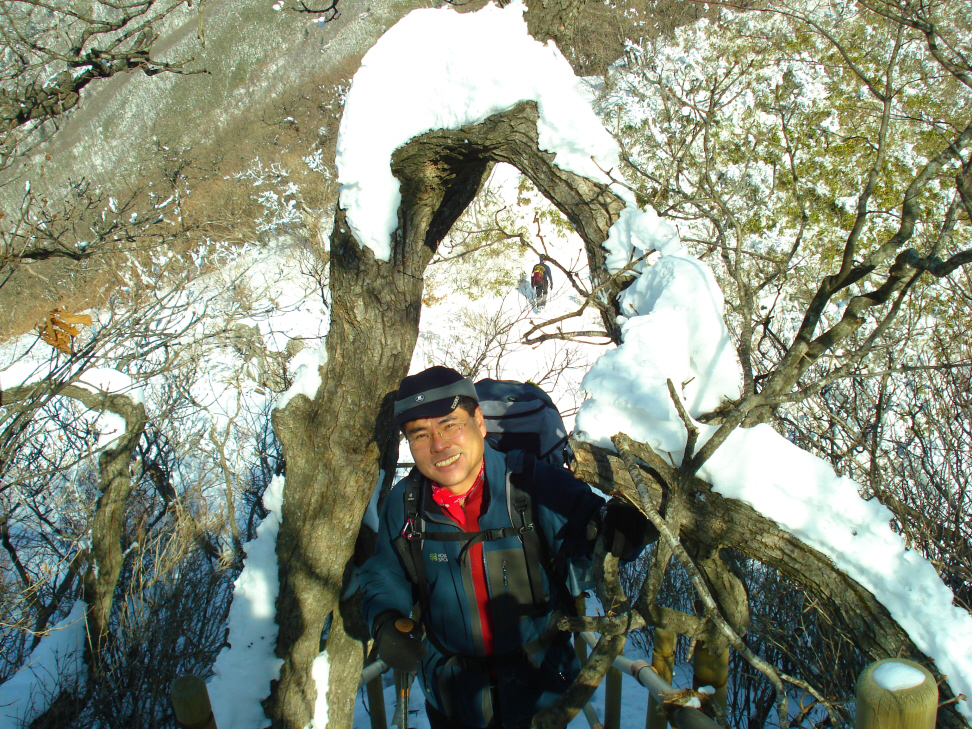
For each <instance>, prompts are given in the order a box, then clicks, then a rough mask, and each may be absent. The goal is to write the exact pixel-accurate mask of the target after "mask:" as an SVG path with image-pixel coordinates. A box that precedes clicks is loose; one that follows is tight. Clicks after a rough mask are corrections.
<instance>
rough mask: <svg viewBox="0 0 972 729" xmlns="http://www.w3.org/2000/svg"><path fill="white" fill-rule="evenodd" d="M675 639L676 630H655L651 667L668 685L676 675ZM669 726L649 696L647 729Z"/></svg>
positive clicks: (656, 704) (660, 709) (659, 706)
mask: <svg viewBox="0 0 972 729" xmlns="http://www.w3.org/2000/svg"><path fill="white" fill-rule="evenodd" d="M675 637H676V636H675V631H674V630H666V629H665V628H655V637H654V644H653V645H652V648H651V667H652V669H653V670H654V671H655V673H657V674H658V675H659V676H660V677H661V678H662V679H663V680H664V681H665V683H668V684H670V683H671V682H672V675H673V674H674V673H675ZM667 726H668V721H667V720H666V718H665V712H664V710H663V709H662V707H661V705H660V704H659V703H658V702H657V701H655V699H653V698H652V697H651V696H649V697H648V715H647V717H646V718H645V729H665V727H667Z"/></svg>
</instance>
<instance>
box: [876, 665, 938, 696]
mask: <svg viewBox="0 0 972 729" xmlns="http://www.w3.org/2000/svg"><path fill="white" fill-rule="evenodd" d="M871 677H872V678H873V679H874V681H875V683H877V685H878V686H880V687H881V688H883V689H886V690H888V691H905V690H907V689H910V688H915V687H916V686H921V685H922V684H923V683H924V682H925V674H924V673H922V672H921V671H919V670H918V669H917V668H915V667H914V666H909V665H908V664H906V663H899V662H898V661H888V662H887V663H882V664H881V665H880V666H878V667H877V668H875V669H874V672H873V673H872V674H871Z"/></svg>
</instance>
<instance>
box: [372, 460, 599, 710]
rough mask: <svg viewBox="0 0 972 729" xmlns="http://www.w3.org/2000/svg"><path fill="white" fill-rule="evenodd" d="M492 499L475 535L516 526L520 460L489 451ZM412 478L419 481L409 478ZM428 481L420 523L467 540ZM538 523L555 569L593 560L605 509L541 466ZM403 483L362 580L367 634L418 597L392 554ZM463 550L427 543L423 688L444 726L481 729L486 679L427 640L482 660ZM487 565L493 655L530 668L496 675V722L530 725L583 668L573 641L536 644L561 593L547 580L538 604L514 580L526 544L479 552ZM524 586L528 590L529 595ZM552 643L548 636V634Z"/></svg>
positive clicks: (502, 542) (511, 541) (585, 489)
mask: <svg viewBox="0 0 972 729" xmlns="http://www.w3.org/2000/svg"><path fill="white" fill-rule="evenodd" d="M485 458H486V495H487V497H488V499H489V501H488V503H487V504H485V505H484V512H483V514H482V515H481V517H480V520H479V528H480V529H481V530H486V529H502V528H504V527H510V526H512V521H511V519H510V515H509V510H508V508H507V493H508V489H509V486H508V479H509V475H510V473H511V470H512V469H513V467H514V465H513V464H514V463H516V462H517V461H518V458H519V455H518V454H510V455H507V454H504V453H499V452H497V451H494V450H493V449H492V448H490V447H489V446H488V445H487V446H486V452H485ZM413 473H414V472H413ZM419 478H421V479H422V489H421V493H422V498H421V500H420V513H421V514H424V518H425V521H426V527H425V528H426V530H427V531H438V532H444V531H456V532H458V531H461V529H460V528H459V527H458V526H457V525H456V523H455V522H454V521H452V520H451V519H450V518H449V517H448V516H446V515H445V514H444V513H443V512H442V511H441V509H440V508H439V507H438V505H436V504H435V503H434V502H433V501H432V499H431V490H430V486H429V484H428V481H427V479H425V478H423V477H421V476H419ZM531 493H532V495H533V504H534V517H535V520H536V523H537V524H538V526H539V527H540V532H541V535H542V537H543V538H544V539H545V540H546V542H547V544H548V545H549V546H550V553H551V555H553V556H554V558H555V562H562V561H564V560H566V561H570V560H577V561H584V560H588V559H589V558H590V556H591V552H592V550H593V543H591V542H589V541H588V540H587V538H586V529H587V524H588V522H589V521H590V520H591V519H592V518H593V517H594V516H595V514H596V513H597V511H598V509H600V507H601V506H602V505H603V503H604V500H603V499H602V498H601V497H600V496H597V495H595V494H594V492H593V491H592V490H591V488H590V486H588V485H587V484H586V483H584V482H582V481H578V480H577V479H575V478H574V477H573V476H572V475H571V474H570V472H568V471H567V470H566V469H563V468H556V467H553V466H550V465H548V464H546V463H543V462H537V465H536V472H535V475H534V484H533V489H532V492H531ZM404 496H405V486H404V479H403V480H402V481H399V482H398V483H397V484H396V485H395V487H394V488H393V489H392V490H391V492H390V494H389V495H388V498H387V499H386V500H385V503H384V505H383V507H382V511H381V514H380V516H379V528H378V541H377V545H376V548H375V555H374V556H373V557H372V558H371V559H369V560H368V561H367V562H366V563H365V564H364V566H363V567H362V570H361V591H362V596H363V606H362V607H363V610H364V615H365V619H366V620H367V621H368V624H369V625H371V626H373V625H374V620H375V618H376V617H377V616H378V615H379V614H381V613H382V612H384V611H386V610H397V611H398V612H400V613H402V614H403V615H409V614H410V613H411V612H412V607H413V605H414V604H415V602H416V599H417V597H416V596H417V594H418V593H417V592H415V591H413V585H412V583H411V582H410V581H409V580H408V577H407V576H406V571H405V567H404V565H403V563H402V561H401V558H400V556H399V554H398V552H397V550H396V549H395V547H394V546H393V540H394V539H395V538H396V537H398V536H399V535H400V534H401V533H402V530H403V529H404V524H405V504H404ZM463 544H464V542H461V541H432V540H431V539H428V540H424V542H423V549H422V555H423V564H424V568H425V573H426V583H427V585H428V590H429V604H430V610H429V612H430V614H429V615H425V616H422V619H423V624H424V625H425V628H426V638H425V643H426V647H427V648H428V654H427V655H426V657H425V659H424V660H423V661H422V663H421V665H420V667H419V679H420V684H421V686H422V688H423V691H424V692H425V696H426V698H427V699H428V701H429V702H430V703H431V704H432V705H433V706H434V707H435V708H436V709H438V710H439V711H440V712H442V713H443V714H445V715H446V716H448V717H450V718H452V719H457V720H458V721H460V722H462V723H463V724H466V725H468V726H472V727H485V726H487V725H488V724H489V723H490V720H491V719H492V718H493V716H494V714H495V710H496V707H494V706H493V703H492V697H491V695H490V691H489V674H488V672H487V671H484V670H481V669H476V668H473V669H466V670H464V669H463V668H462V666H461V665H459V663H458V662H457V660H456V659H455V658H454V657H453V655H446V654H444V653H443V652H442V651H440V650H439V649H438V648H437V647H436V646H435V645H434V644H433V643H432V641H431V640H430V639H429V637H428V632H429V631H431V632H432V633H433V634H434V635H435V637H436V639H437V641H436V642H438V643H439V645H441V646H442V647H443V648H444V649H445V650H446V651H447V652H449V653H451V654H455V655H459V656H483V654H484V653H483V642H482V632H481V629H480V620H479V616H478V608H477V605H476V599H475V594H474V591H473V586H472V580H471V569H470V567H469V564H468V558H467V557H464V558H463V560H462V562H460V560H459V553H460V550H461V548H462V546H463ZM483 559H484V561H485V572H486V579H487V589H488V592H489V596H490V606H491V608H492V613H493V637H494V646H495V655H503V654H508V653H514V652H516V651H518V650H519V649H522V648H524V647H527V648H528V650H531V651H533V652H532V653H531V654H530V660H529V661H522V662H520V663H518V664H516V665H512V666H509V667H504V668H503V669H502V670H500V671H498V675H499V691H498V693H499V702H500V706H499V709H500V714H501V717H502V721H503V724H504V726H507V727H519V726H526V725H527V724H529V723H530V718H531V717H532V716H533V715H534V714H535V713H536V712H537V711H539V710H540V709H542V708H544V707H545V706H548V705H549V704H551V703H553V701H554V700H555V699H556V698H557V697H558V696H559V695H560V694H562V693H563V692H564V691H565V690H566V688H567V687H568V686H569V685H570V683H571V681H573V679H574V677H575V676H576V675H577V673H578V671H579V670H580V664H579V662H578V660H577V657H576V655H575V653H574V650H573V648H572V647H571V645H570V643H569V640H568V639H569V635H568V634H566V633H563V634H560V636H561V637H559V639H557V640H555V641H554V642H553V643H552V644H549V645H547V644H546V641H544V643H543V644H542V645H538V644H537V642H536V641H537V639H538V638H540V637H541V635H543V634H544V633H545V632H546V631H547V629H548V627H551V626H550V625H549V623H550V622H551V620H552V618H556V617H557V616H555V615H554V612H555V610H557V608H558V607H562V606H560V605H558V602H559V600H558V592H557V589H556V587H555V586H553V585H550V584H549V582H548V580H547V576H546V574H545V573H544V587H545V589H546V596H547V603H546V605H545V606H542V607H541V608H539V609H538V608H537V607H535V606H534V604H533V600H532V596H531V594H530V591H529V587H528V581H526V580H524V579H517V576H518V575H519V574H520V573H522V572H523V571H524V570H525V569H526V562H525V559H524V557H523V549H522V548H521V544H520V539H519V537H517V536H509V537H505V538H502V539H496V540H493V541H486V542H483ZM524 585H526V589H525V590H524ZM548 636H549V633H548Z"/></svg>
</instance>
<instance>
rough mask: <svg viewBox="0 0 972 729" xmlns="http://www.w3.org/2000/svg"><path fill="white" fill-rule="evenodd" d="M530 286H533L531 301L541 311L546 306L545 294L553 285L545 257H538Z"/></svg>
mask: <svg viewBox="0 0 972 729" xmlns="http://www.w3.org/2000/svg"><path fill="white" fill-rule="evenodd" d="M530 284H531V285H532V286H533V300H534V302H535V303H536V306H537V309H542V308H543V307H544V306H546V304H547V294H548V293H549V292H550V287H551V286H552V285H553V272H552V271H551V270H550V265H549V264H548V263H547V257H546V256H540V262H539V263H538V264H537V265H536V266H534V267H533V275H532V276H531V277H530Z"/></svg>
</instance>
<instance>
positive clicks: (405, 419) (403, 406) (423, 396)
mask: <svg viewBox="0 0 972 729" xmlns="http://www.w3.org/2000/svg"><path fill="white" fill-rule="evenodd" d="M395 422H396V423H398V426H399V427H400V428H401V429H402V432H403V433H404V434H405V438H406V439H408V445H409V449H410V450H411V452H412V457H413V458H414V459H415V465H416V467H417V468H418V470H419V471H420V472H421V473H422V475H424V476H426V477H427V478H429V479H431V480H432V481H435V482H436V483H438V484H439V485H441V486H445V487H447V488H448V489H449V490H450V491H452V492H453V493H457V494H462V493H465V492H466V491H468V490H469V489H470V488H471V487H472V485H473V484H474V483H475V482H476V476H478V475H479V466H480V464H481V463H482V460H483V451H484V449H485V445H484V439H485V437H486V423H485V421H484V420H483V413H482V411H481V410H480V409H479V398H478V397H477V395H476V387H475V386H474V385H473V383H472V381H471V380H468V379H466V378H464V377H463V376H462V375H460V374H459V373H458V372H456V371H455V370H453V369H450V368H448V367H430V368H429V369H427V370H425V371H424V372H419V373H418V374H417V375H410V376H409V377H406V378H405V379H404V380H402V382H401V384H400V385H399V387H398V394H397V395H396V397H395Z"/></svg>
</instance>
